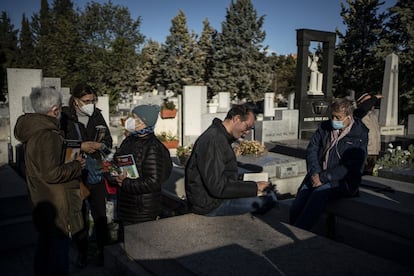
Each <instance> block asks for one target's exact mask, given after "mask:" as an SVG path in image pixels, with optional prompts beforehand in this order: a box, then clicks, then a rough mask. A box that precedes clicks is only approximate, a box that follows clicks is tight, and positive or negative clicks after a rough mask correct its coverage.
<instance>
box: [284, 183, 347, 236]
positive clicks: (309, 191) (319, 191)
mask: <svg viewBox="0 0 414 276" xmlns="http://www.w3.org/2000/svg"><path fill="white" fill-rule="evenodd" d="M339 196H340V189H339V187H338V186H335V185H332V184H331V183H326V184H323V185H322V186H319V187H317V188H313V187H312V183H311V182H310V181H306V182H305V183H304V184H303V185H302V187H301V188H300V189H299V191H298V193H297V194H296V198H295V200H294V201H293V203H292V206H291V207H290V223H291V224H293V225H294V226H296V227H299V228H302V229H305V230H310V229H311V228H312V227H313V226H314V225H315V224H316V222H317V221H318V219H319V217H320V216H321V214H322V213H323V211H324V210H325V208H326V206H327V204H328V202H329V201H331V200H333V199H337V198H338V197H339Z"/></svg>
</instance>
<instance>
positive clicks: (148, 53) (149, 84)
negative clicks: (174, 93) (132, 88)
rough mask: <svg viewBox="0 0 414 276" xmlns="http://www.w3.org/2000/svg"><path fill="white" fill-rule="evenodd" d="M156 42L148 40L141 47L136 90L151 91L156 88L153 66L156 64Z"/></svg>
mask: <svg viewBox="0 0 414 276" xmlns="http://www.w3.org/2000/svg"><path fill="white" fill-rule="evenodd" d="M159 50H160V45H159V43H158V42H156V41H153V40H149V41H148V43H147V44H146V45H145V46H144V47H143V48H142V51H141V54H140V56H139V65H138V68H137V84H136V86H137V91H138V92H140V93H145V92H151V91H153V90H154V89H156V88H157V85H156V80H155V74H154V70H153V68H155V67H156V66H157V64H158V52H159Z"/></svg>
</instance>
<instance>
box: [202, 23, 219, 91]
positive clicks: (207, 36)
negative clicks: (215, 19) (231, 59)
mask: <svg viewBox="0 0 414 276" xmlns="http://www.w3.org/2000/svg"><path fill="white" fill-rule="evenodd" d="M216 35H217V31H216V30H215V29H214V28H213V27H211V25H210V22H209V21H208V19H207V18H206V19H204V21H203V30H202V32H201V36H200V39H199V41H198V47H199V49H200V63H201V64H202V65H203V66H202V72H201V74H202V76H203V77H202V78H203V83H204V85H207V95H208V98H209V99H211V98H212V97H213V92H212V90H211V87H209V86H208V84H209V80H210V78H211V76H212V72H213V67H214V60H213V55H214V52H213V49H214V48H213V43H214V40H215V37H216Z"/></svg>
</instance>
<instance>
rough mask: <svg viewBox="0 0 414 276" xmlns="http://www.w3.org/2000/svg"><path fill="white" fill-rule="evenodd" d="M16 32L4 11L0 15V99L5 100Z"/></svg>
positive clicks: (15, 50) (13, 59)
mask: <svg viewBox="0 0 414 276" xmlns="http://www.w3.org/2000/svg"><path fill="white" fill-rule="evenodd" d="M17 33H18V31H17V30H16V29H14V25H13V24H11V22H10V18H9V16H8V15H7V13H6V12H4V11H3V12H2V13H1V17H0V101H1V102H3V101H5V100H6V97H5V95H6V90H7V81H6V80H7V70H6V69H7V68H9V67H13V66H14V65H15V63H16V55H17V51H18V47H17Z"/></svg>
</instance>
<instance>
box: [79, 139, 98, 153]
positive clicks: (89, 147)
mask: <svg viewBox="0 0 414 276" xmlns="http://www.w3.org/2000/svg"><path fill="white" fill-rule="evenodd" d="M101 148H102V143H98V142H93V141H87V142H82V145H81V150H82V151H83V152H86V153H94V152H95V151H97V150H99V149H101Z"/></svg>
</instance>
